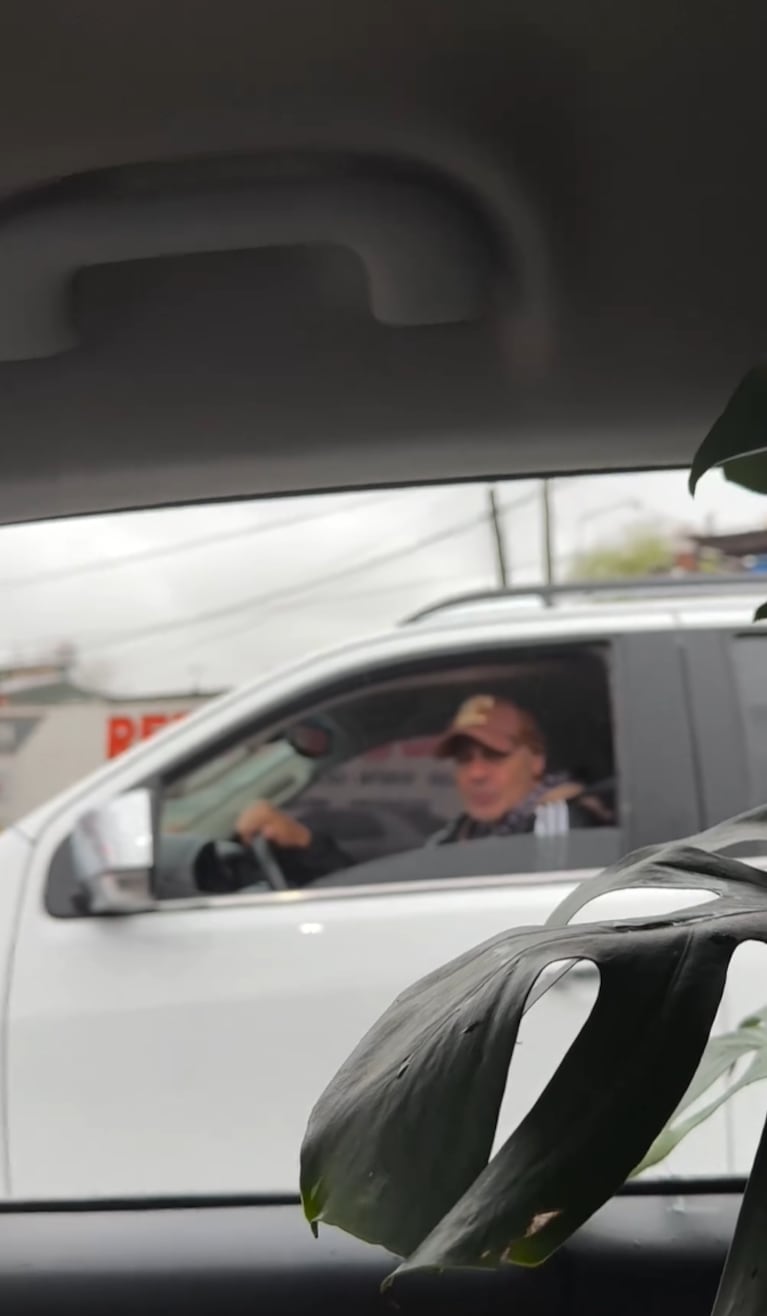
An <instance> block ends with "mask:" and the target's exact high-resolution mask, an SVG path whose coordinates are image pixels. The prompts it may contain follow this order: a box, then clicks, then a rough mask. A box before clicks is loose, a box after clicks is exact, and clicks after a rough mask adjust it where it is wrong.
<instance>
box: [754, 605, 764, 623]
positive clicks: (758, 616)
mask: <svg viewBox="0 0 767 1316" xmlns="http://www.w3.org/2000/svg"><path fill="white" fill-rule="evenodd" d="M765 620H767V603H760V604H759V607H758V608H757V610H756V612H755V613H754V621H765Z"/></svg>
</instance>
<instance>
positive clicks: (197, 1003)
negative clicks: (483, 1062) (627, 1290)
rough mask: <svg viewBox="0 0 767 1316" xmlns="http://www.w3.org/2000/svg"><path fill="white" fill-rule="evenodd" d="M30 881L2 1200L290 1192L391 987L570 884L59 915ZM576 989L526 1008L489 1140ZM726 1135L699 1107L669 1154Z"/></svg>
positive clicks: (714, 1161) (626, 905)
mask: <svg viewBox="0 0 767 1316" xmlns="http://www.w3.org/2000/svg"><path fill="white" fill-rule="evenodd" d="M38 853H39V852H38ZM571 876H572V877H573V878H575V877H577V876H578V875H576V874H572V875H571ZM45 879H46V865H45V864H43V863H41V864H40V867H39V871H36V872H35V873H34V875H33V881H32V882H31V883H30V885H29V886H28V889H27V894H26V899H25V904H24V908H23V910H22V915H21V920H20V927H19V938H18V947H17V952H16V957H15V963H14V968H13V979H12V987H11V993H10V1001H9V1021H8V1049H7V1082H8V1102H9V1111H8V1127H9V1137H10V1186H11V1193H12V1195H13V1196H14V1197H15V1198H20V1199H38V1198H44V1199H51V1198H59V1199H66V1198H83V1197H85V1198H90V1197H94V1198H95V1197H102V1198H104V1197H110V1198H123V1197H132V1196H134V1195H140V1196H142V1197H147V1196H150V1197H151V1196H152V1195H163V1196H164V1195H168V1194H171V1195H183V1194H187V1193H188V1194H193V1195H199V1194H232V1193H269V1194H293V1193H295V1192H296V1189H297V1182H298V1151H299V1146H300V1142H301V1137H302V1134H303V1130H304V1127H305V1122H306V1118H307V1116H308V1114H309V1111H310V1108H311V1106H312V1103H313V1101H314V1099H315V1098H316V1097H317V1095H318V1094H319V1092H320V1091H321V1089H322V1088H323V1086H324V1085H325V1084H326V1083H327V1081H328V1080H329V1079H330V1078H331V1076H332V1074H333V1073H334V1071H335V1069H336V1068H337V1066H338V1065H339V1064H340V1063H341V1062H342V1061H343V1059H344V1058H345V1056H346V1055H347V1054H348V1052H349V1051H350V1050H351V1049H352V1047H353V1046H354V1045H355V1043H356V1042H357V1041H358V1039H359V1038H360V1036H361V1035H362V1033H363V1032H364V1031H365V1030H366V1029H367V1028H368V1027H369V1026H370V1025H371V1024H372V1023H373V1022H374V1020H375V1019H376V1018H377V1016H378V1015H379V1014H380V1013H381V1012H382V1011H383V1010H384V1009H385V1008H386V1006H387V1005H388V1004H389V1003H390V1002H391V1000H392V999H393V997H394V996H396V995H397V993H398V992H399V991H400V990H402V989H403V988H404V987H406V986H407V985H408V984H410V983H411V982H413V980H414V979H417V978H419V977H420V976H422V975H423V974H425V973H427V972H429V971H430V970H431V969H433V968H435V967H436V966H437V965H439V964H440V963H442V962H444V961H445V960H448V959H450V958H451V957H453V956H455V955H457V954H460V953H461V952H463V951H465V950H466V949H468V948H469V947H471V946H472V945H474V944H476V943H478V942H480V941H482V940H483V939H485V938H487V937H489V936H492V935H493V934H495V933H497V932H499V931H501V930H502V929H504V928H507V927H510V926H514V925H521V924H530V923H537V922H540V921H541V920H543V919H544V918H545V917H546V916H547V915H548V913H549V912H550V910H551V909H552V907H553V905H554V904H555V903H556V902H557V901H558V900H559V899H561V898H562V897H563V896H564V895H565V894H566V892H567V890H568V889H569V883H562V882H554V881H547V880H545V879H542V878H541V877H540V876H535V877H532V878H530V879H529V880H525V879H520V878H519V877H516V878H514V879H512V880H508V881H498V880H492V881H488V882H487V883H485V884H482V883H481V882H480V883H478V882H476V880H475V881H473V882H472V883H470V884H466V883H462V882H461V881H453V882H452V883H449V884H447V883H440V884H435V885H434V886H433V887H432V888H431V889H419V890H416V889H412V890H408V889H406V888H403V887H402V886H400V887H399V888H398V889H397V890H392V889H391V888H390V889H389V890H384V889H380V890H377V891H376V892H375V894H364V893H363V892H362V891H361V890H360V891H358V892H355V891H354V889H353V888H347V889H346V890H345V891H343V892H340V891H335V892H328V891H326V892H325V893H324V894H320V893H316V894H315V895H313V896H312V895H310V894H309V893H308V892H303V893H301V892H283V893H274V894H269V895H266V896H258V895H244V894H240V895H238V896H236V897H224V898H217V899H212V900H209V901H208V902H204V901H200V902H199V904H196V905H195V906H194V907H191V908H179V907H175V908H174V907H173V905H171V904H168V905H167V906H165V907H164V908H162V909H159V910H158V911H156V912H151V913H145V914H138V915H132V916H127V917H122V918H111V919H110V918H94V917H83V918H70V919H60V918H54V917H52V916H51V915H49V914H48V913H47V912H46V910H45V907H44V901H43V886H44V883H45ZM425 885H426V884H425ZM646 895H647V893H642V892H632V893H629V894H626V895H622V896H616V897H614V898H613V901H612V904H611V906H610V908H609V909H605V910H604V912H605V913H606V914H610V913H615V914H623V915H626V914H631V913H636V912H646V910H647V900H646V899H645V897H646ZM654 907H657V901H656V903H655V905H654ZM595 989H596V985H595V980H594V974H593V971H591V972H590V976H586V977H584V976H582V974H580V973H578V972H574V973H573V974H571V975H570V977H569V978H568V979H566V980H565V983H563V984H562V985H560V986H558V987H557V988H555V989H553V990H552V991H551V992H549V993H548V995H547V997H546V998H544V1000H543V1001H542V1002H541V1004H540V1005H539V1006H537V1007H536V1009H535V1011H533V1012H531V1013H530V1015H529V1016H528V1018H527V1020H526V1022H525V1024H524V1026H523V1034H522V1038H521V1042H522V1046H521V1047H520V1049H519V1055H518V1058H517V1059H515V1062H514V1081H513V1083H512V1084H510V1085H509V1089H508V1091H507V1098H506V1101H505V1103H504V1111H503V1120H502V1129H501V1131H500V1132H499V1136H501V1135H502V1134H505V1133H506V1132H508V1131H510V1128H511V1127H512V1126H513V1124H514V1123H515V1122H516V1120H517V1119H518V1118H519V1117H520V1116H521V1114H523V1113H524V1111H525V1110H526V1109H527V1108H528V1107H529V1105H530V1103H531V1101H532V1100H533V1098H534V1096H535V1095H536V1093H537V1091H539V1090H540V1087H541V1086H542V1084H543V1083H544V1082H545V1080H546V1078H547V1076H548V1075H549V1074H550V1073H551V1072H552V1070H553V1068H554V1066H555V1064H556V1061H557V1058H558V1056H559V1055H561V1054H562V1052H563V1050H564V1049H565V1047H566V1046H567V1045H568V1043H569V1042H570V1041H571V1040H572V1038H573V1037H574V1036H575V1034H576V1032H577V1030H578V1029H579V1028H580V1026H581V1024H582V1023H583V1021H584V1019H585V1017H586V1014H587V1012H588V1009H589V1007H590V1004H591V1002H592V1001H593V999H594V994H595ZM725 1144H726V1139H725V1134H724V1123H723V1121H722V1120H715V1121H712V1122H711V1123H710V1124H709V1126H708V1127H707V1129H706V1135H705V1141H704V1142H701V1141H700V1140H696V1139H695V1138H692V1139H690V1140H689V1142H688V1143H687V1144H686V1145H685V1146H684V1147H683V1148H682V1149H681V1151H680V1154H679V1156H678V1157H677V1162H676V1166H675V1168H676V1169H677V1170H679V1171H681V1172H684V1171H685V1170H687V1172H695V1173H703V1172H705V1173H710V1174H714V1173H718V1172H722V1171H724V1169H725V1167H726V1145H725Z"/></svg>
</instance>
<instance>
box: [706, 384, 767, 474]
mask: <svg viewBox="0 0 767 1316" xmlns="http://www.w3.org/2000/svg"><path fill="white" fill-rule="evenodd" d="M713 466H722V467H723V468H724V474H725V477H726V478H727V479H728V480H731V481H732V482H733V483H734V484H739V485H742V486H743V488H744V489H751V490H752V491H753V492H754V493H767V365H759V366H755V367H754V369H753V370H750V371H749V372H748V374H747V375H746V376H745V378H744V379H742V380H741V382H740V384H739V385H738V387H737V388H736V390H735V392H734V393H733V395H732V397H731V398H730V400H729V402H728V403H727V406H726V407H725V409H724V411H723V412H722V414H721V416H720V417H719V419H718V420H717V421H716V422H715V423H714V425H713V426H712V428H711V429H710V430H709V432H708V434H707V435H706V437H705V439H704V440H703V442H702V443H701V445H700V447H699V448H698V451H697V452H696V454H695V458H694V460H693V463H692V468H691V470H690V492H691V493H694V492H695V486H696V485H697V483H698V480H699V479H700V477H701V476H702V475H705V473H706V471H709V470H710V469H711V468H712V467H713Z"/></svg>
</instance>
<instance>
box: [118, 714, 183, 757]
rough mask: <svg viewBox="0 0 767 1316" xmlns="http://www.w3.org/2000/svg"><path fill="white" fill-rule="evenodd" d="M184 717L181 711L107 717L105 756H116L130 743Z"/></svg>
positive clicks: (128, 746)
mask: <svg viewBox="0 0 767 1316" xmlns="http://www.w3.org/2000/svg"><path fill="white" fill-rule="evenodd" d="M182 717H186V710H184V712H182V713H142V714H140V715H138V714H137V715H136V716H135V717H130V716H128V715H127V714H125V713H122V714H120V715H119V716H114V717H109V718H107V758H108V759H114V758H117V756H118V754H123V753H124V752H125V750H126V749H130V748H131V746H132V745H137V744H138V743H139V741H141V740H148V739H149V737H150V736H153V735H154V734H155V732H156V731H161V730H162V728H163V727H166V726H168V724H169V723H170V722H178V721H179V719H180V718H182Z"/></svg>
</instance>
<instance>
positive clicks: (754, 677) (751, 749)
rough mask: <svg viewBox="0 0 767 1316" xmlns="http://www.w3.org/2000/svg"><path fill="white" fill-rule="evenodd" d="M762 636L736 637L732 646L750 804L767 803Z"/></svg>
mask: <svg viewBox="0 0 767 1316" xmlns="http://www.w3.org/2000/svg"><path fill="white" fill-rule="evenodd" d="M765 639H767V637H765V636H764V635H759V634H754V635H740V636H738V638H737V639H736V640H735V642H734V644H733V663H734V666H735V679H736V681H737V683H738V686H739V690H740V699H741V705H742V708H743V714H744V717H743V722H744V728H745V742H746V756H747V760H748V773H749V780H750V795H751V803H752V804H762V803H764V801H766V800H767V644H765Z"/></svg>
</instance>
